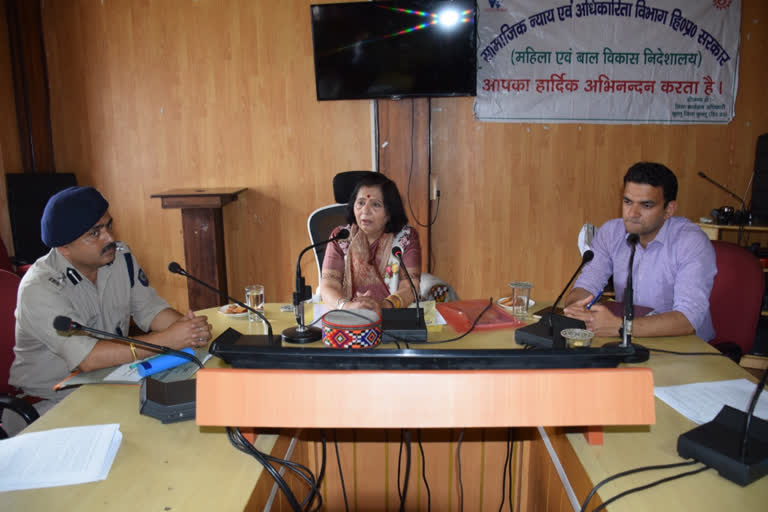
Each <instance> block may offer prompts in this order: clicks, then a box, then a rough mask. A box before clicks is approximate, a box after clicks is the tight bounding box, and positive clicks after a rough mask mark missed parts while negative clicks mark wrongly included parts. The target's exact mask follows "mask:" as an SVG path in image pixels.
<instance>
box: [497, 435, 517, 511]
mask: <svg viewBox="0 0 768 512" xmlns="http://www.w3.org/2000/svg"><path fill="white" fill-rule="evenodd" d="M513 449H514V443H513V442H512V429H511V428H508V429H507V454H506V457H505V458H504V471H503V473H502V474H501V503H499V512H501V511H502V510H504V500H505V499H507V498H506V497H505V495H506V491H507V468H509V510H510V512H511V511H512V452H513Z"/></svg>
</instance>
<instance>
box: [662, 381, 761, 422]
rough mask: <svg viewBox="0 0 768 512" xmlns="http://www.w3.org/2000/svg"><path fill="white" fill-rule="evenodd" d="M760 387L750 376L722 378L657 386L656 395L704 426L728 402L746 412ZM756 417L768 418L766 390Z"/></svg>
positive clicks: (759, 402)
mask: <svg viewBox="0 0 768 512" xmlns="http://www.w3.org/2000/svg"><path fill="white" fill-rule="evenodd" d="M756 387H757V386H756V385H755V383H753V382H750V381H748V380H747V379H736V380H721V381H718V382H700V383H697V384H683V385H682V386H665V387H657V388H656V389H655V390H654V394H655V395H656V396H657V397H658V398H660V399H661V400H663V401H664V402H666V403H667V405H669V406H670V407H672V408H673V409H675V410H676V411H677V412H679V413H680V414H682V415H683V416H685V417H686V418H688V419H689V420H691V421H694V422H696V423H698V424H699V425H700V424H702V423H707V422H709V421H712V420H713V419H714V418H715V416H717V413H719V412H720V409H722V408H723V406H724V405H730V406H731V407H734V408H736V409H739V410H740V411H745V412H746V410H747V407H749V402H750V400H752V395H754V393H755V388H756ZM755 416H757V417H758V418H763V419H768V396H766V393H763V394H761V395H760V399H759V400H758V402H757V407H755Z"/></svg>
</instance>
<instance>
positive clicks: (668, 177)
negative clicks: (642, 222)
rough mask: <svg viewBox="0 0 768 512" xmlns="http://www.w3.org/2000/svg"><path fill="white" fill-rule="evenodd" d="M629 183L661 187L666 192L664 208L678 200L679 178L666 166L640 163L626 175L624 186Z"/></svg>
mask: <svg viewBox="0 0 768 512" xmlns="http://www.w3.org/2000/svg"><path fill="white" fill-rule="evenodd" d="M627 182H632V183H640V184H643V185H650V186H652V187H661V188H662V190H663V191H664V206H665V207H666V206H667V205H668V204H669V202H670V201H674V200H676V199H677V177H676V176H675V173H673V172H672V171H670V170H669V168H668V167H667V166H666V165H663V164H657V163H654V162H638V163H636V164H635V165H633V166H632V167H630V168H629V170H628V171H627V174H625V175H624V186H626V185H627Z"/></svg>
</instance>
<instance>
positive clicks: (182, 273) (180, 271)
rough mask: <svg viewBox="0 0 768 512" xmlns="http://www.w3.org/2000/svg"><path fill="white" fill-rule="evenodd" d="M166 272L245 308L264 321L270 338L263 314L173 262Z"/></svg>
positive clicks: (269, 330)
mask: <svg viewBox="0 0 768 512" xmlns="http://www.w3.org/2000/svg"><path fill="white" fill-rule="evenodd" d="M168 270H169V271H171V272H172V273H174V274H179V275H180V276H184V277H186V278H187V279H191V280H192V281H194V282H196V283H198V284H201V285H203V286H205V287H206V288H208V289H209V290H211V291H214V292H216V293H218V294H219V295H221V296H222V297H224V298H225V299H227V300H230V301H232V302H234V303H235V304H237V305H238V306H240V307H241V308H245V309H247V310H248V311H250V312H252V313H255V314H256V316H258V317H259V318H261V319H262V320H264V322H265V323H266V324H267V336H269V338H270V339H271V338H272V324H270V323H269V320H267V317H266V316H264V314H263V313H261V312H260V311H257V310H255V309H253V308H252V307H250V306H248V305H246V304H244V303H242V302H240V301H239V300H237V299H235V298H233V297H230V296H229V295H227V294H226V293H224V292H222V291H221V290H218V289H216V288H214V287H213V286H211V285H210V284H208V283H206V282H204V281H201V280H200V279H198V278H196V277H195V276H193V275H192V274H190V273H189V272H187V271H186V270H184V269H183V268H181V265H179V264H178V263H176V262H175V261H172V262H170V263H169V264H168Z"/></svg>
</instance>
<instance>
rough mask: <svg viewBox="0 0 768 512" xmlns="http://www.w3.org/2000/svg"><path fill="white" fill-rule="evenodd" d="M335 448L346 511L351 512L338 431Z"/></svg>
mask: <svg viewBox="0 0 768 512" xmlns="http://www.w3.org/2000/svg"><path fill="white" fill-rule="evenodd" d="M333 446H334V447H335V448H336V464H337V465H338V466H339V481H340V482H341V493H342V495H343V496H344V510H345V511H346V512H349V501H347V486H346V485H345V484H344V472H343V471H342V469H341V457H339V443H338V439H337V438H336V430H334V431H333Z"/></svg>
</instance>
